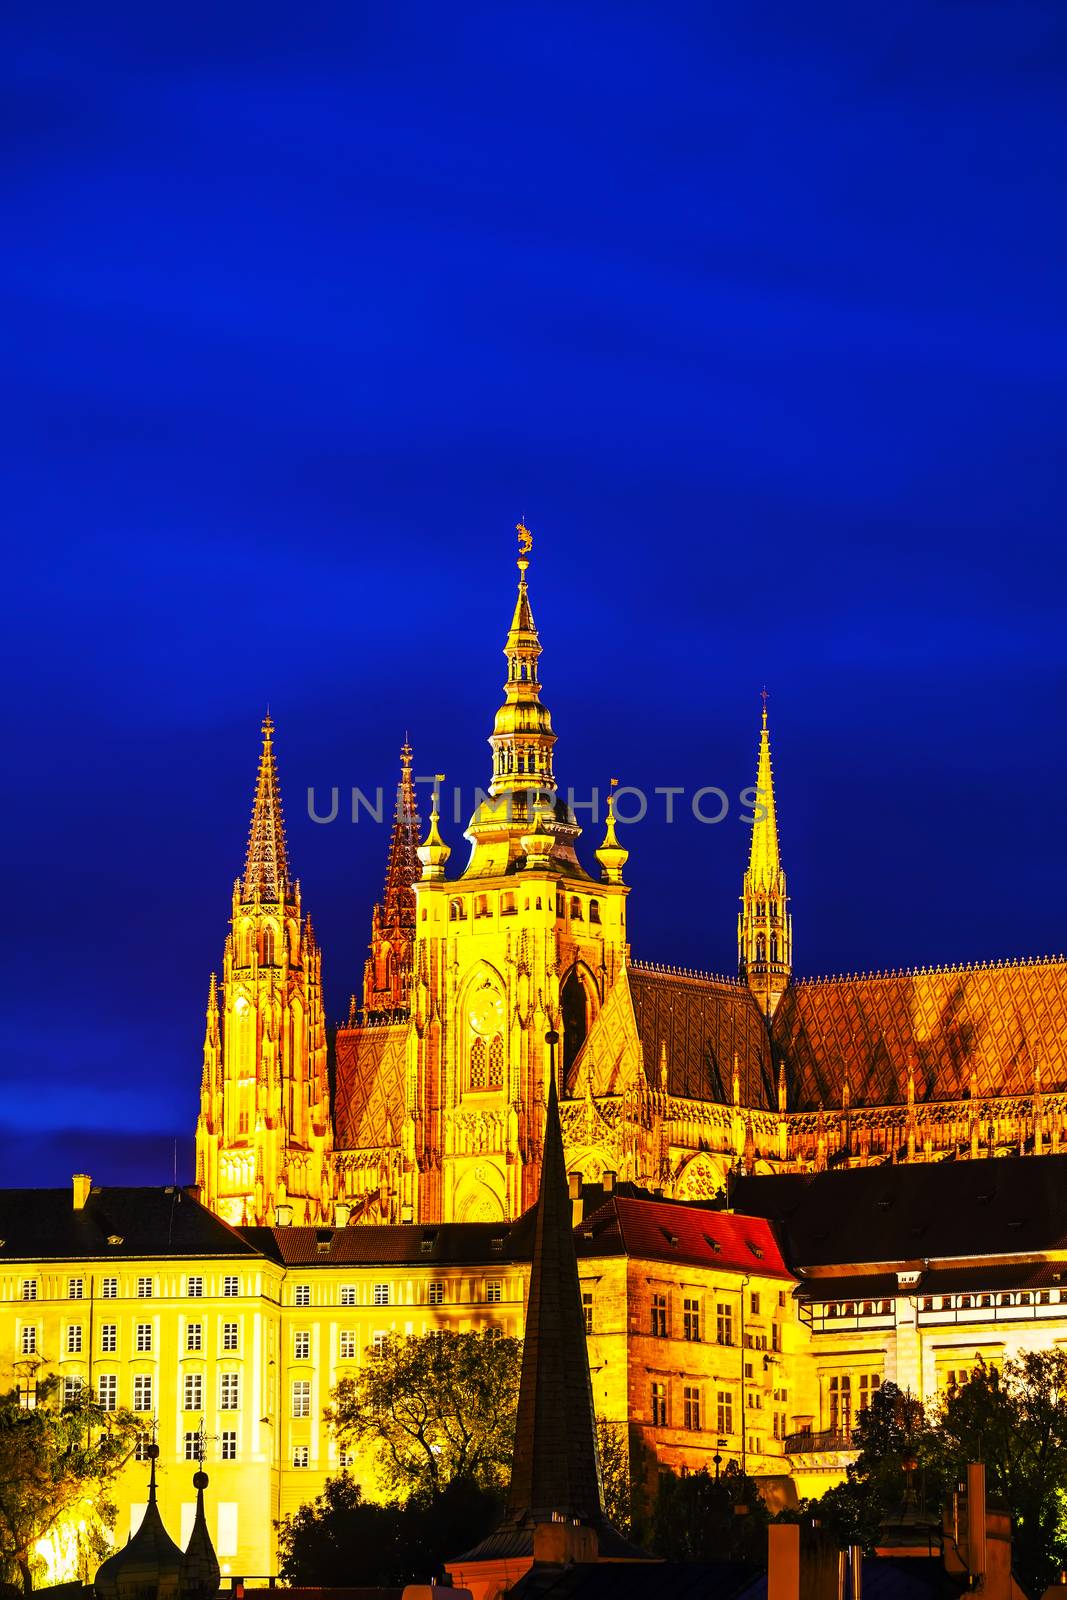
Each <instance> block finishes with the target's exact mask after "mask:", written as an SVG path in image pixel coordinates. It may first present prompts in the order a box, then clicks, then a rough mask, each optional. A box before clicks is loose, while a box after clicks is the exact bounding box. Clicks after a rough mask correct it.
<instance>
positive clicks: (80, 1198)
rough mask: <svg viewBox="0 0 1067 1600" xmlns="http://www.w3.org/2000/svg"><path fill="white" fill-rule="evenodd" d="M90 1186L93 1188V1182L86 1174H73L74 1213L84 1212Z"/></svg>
mask: <svg viewBox="0 0 1067 1600" xmlns="http://www.w3.org/2000/svg"><path fill="white" fill-rule="evenodd" d="M92 1186H93V1180H92V1178H90V1176H89V1174H88V1173H87V1172H76V1173H75V1174H74V1209H75V1211H84V1210H85V1202H86V1200H88V1198H89V1190H90V1189H91V1188H92Z"/></svg>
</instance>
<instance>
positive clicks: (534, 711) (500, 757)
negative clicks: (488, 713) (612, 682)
mask: <svg viewBox="0 0 1067 1600" xmlns="http://www.w3.org/2000/svg"><path fill="white" fill-rule="evenodd" d="M518 532H519V558H518V561H517V563H516V565H517V566H518V569H519V592H518V594H517V595H516V597H515V609H514V611H513V612H512V616H511V627H510V628H509V629H508V636H507V640H506V641H505V644H504V655H505V657H506V659H507V663H508V676H507V682H506V683H505V685H504V704H503V705H502V706H501V707H500V710H499V711H498V712H497V714H496V722H495V723H494V725H493V733H492V736H491V738H490V740H489V743H490V746H491V747H492V751H493V777H492V782H491V783H490V785H489V792H490V794H492V795H503V794H516V793H525V792H526V791H528V790H531V789H536V790H539V791H542V792H550V793H554V792H555V788H556V780H555V777H554V776H553V773H552V747H553V745H554V744H555V742H556V736H555V734H554V733H553V732H552V718H551V716H550V715H549V712H548V708H547V706H543V705H542V704H541V684H540V681H539V679H538V662H539V661H540V659H541V640H540V637H539V636H538V632H537V625H536V623H535V622H534V618H533V610H532V608H531V606H530V592H529V588H528V586H527V582H526V574H527V572H528V571H529V568H530V557H529V551H530V548H531V544H532V536H531V534H530V532H529V530H528V529H527V528H525V527H524V526H523V524H522V523H520V524H519V528H518Z"/></svg>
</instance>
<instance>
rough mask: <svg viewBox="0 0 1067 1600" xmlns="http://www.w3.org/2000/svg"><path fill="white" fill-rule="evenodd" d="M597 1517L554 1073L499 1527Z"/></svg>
mask: <svg viewBox="0 0 1067 1600" xmlns="http://www.w3.org/2000/svg"><path fill="white" fill-rule="evenodd" d="M603 1518H604V1508H603V1493H602V1488H601V1477H600V1459H599V1455H598V1452H597V1439H596V1420H595V1417H594V1413H593V1390H592V1384H591V1381H590V1377H589V1353H588V1349H587V1346H586V1339H585V1320H584V1315H583V1312H582V1295H581V1287H580V1284H579V1280H578V1261H577V1257H576V1255H575V1249H574V1232H573V1220H572V1216H571V1202H570V1196H569V1194H568V1189H567V1170H566V1162H565V1160H564V1155H563V1136H562V1133H561V1131H560V1122H559V1102H558V1101H557V1099H556V1081H555V1074H554V1073H553V1074H551V1075H550V1078H549V1088H548V1108H547V1114H546V1118H545V1141H544V1151H543V1155H542V1165H541V1185H540V1189H539V1191H538V1196H537V1215H536V1221H535V1228H534V1246H533V1261H532V1263H531V1267H530V1295H529V1300H528V1302H527V1307H526V1329H525V1335H524V1339H523V1350H522V1375H521V1377H520V1380H519V1403H518V1410H517V1413H516V1418H515V1450H514V1456H513V1461H512V1468H511V1488H510V1490H509V1492H508V1506H507V1513H506V1516H505V1526H511V1527H528V1526H530V1525H532V1524H537V1523H546V1522H554V1521H558V1520H566V1521H577V1522H581V1523H584V1524H586V1525H587V1526H590V1527H593V1528H597V1527H599V1526H600V1525H601V1523H602V1522H603Z"/></svg>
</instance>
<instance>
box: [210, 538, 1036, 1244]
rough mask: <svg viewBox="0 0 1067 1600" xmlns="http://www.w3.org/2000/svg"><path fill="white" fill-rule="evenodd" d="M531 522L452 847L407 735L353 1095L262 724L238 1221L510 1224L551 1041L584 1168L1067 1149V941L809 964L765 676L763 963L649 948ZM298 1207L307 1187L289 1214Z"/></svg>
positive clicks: (240, 1085) (224, 1041)
mask: <svg viewBox="0 0 1067 1600" xmlns="http://www.w3.org/2000/svg"><path fill="white" fill-rule="evenodd" d="M528 545H529V539H528V536H525V535H524V537H523V541H522V548H521V550H520V555H519V561H518V569H519V571H518V592H517V595H516V597H515V601H514V606H513V610H512V615H511V621H510V626H509V627H508V629H507V632H506V637H505V641H504V658H505V681H504V691H503V700H502V703H501V704H500V706H499V708H498V710H497V712H496V715H495V718H494V720H493V723H492V729H491V732H490V736H489V745H490V751H491V759H490V768H489V781H488V787H487V789H486V791H485V793H484V794H482V795H480V796H479V798H478V802H477V804H476V807H475V810H474V814H473V815H472V817H471V819H470V822H469V824H468V827H467V830H466V835H465V837H466V840H467V842H468V844H469V847H470V848H469V853H468V855H467V858H466V861H465V863H463V864H461V865H459V866H458V867H457V865H456V863H455V861H454V851H453V848H452V846H451V845H450V844H449V843H448V841H447V840H446V839H445V838H444V837H443V836H442V832H441V818H440V815H439V808H438V803H437V791H436V790H435V792H434V798H433V801H432V805H431V810H430V817H429V825H428V829H427V832H426V834H425V837H424V838H423V839H422V841H421V842H419V820H418V813H417V806H416V797H415V789H414V781H413V778H412V752H411V748H410V746H409V745H408V744H407V743H405V746H404V749H403V751H402V754H401V771H400V779H399V784H398V788H397V802H396V811H395V816H394V821H393V828H392V835H391V839H390V845H389V852H388V865H387V872H386V882H385V889H384V893H383V896H382V899H381V901H380V902H379V904H378V905H377V906H376V907H375V908H374V912H373V916H372V920H371V939H370V949H369V955H368V959H367V962H366V966H365V970H364V973H363V984H362V1006H361V1007H360V1006H357V1005H356V1003H355V1000H353V1003H352V1006H351V1009H350V1013H349V1016H348V1019H347V1022H346V1023H345V1024H344V1025H343V1026H341V1027H340V1028H338V1030H337V1034H336V1062H335V1081H334V1086H333V1099H332V1106H331V1104H330V1102H329V1098H328V1088H327V1069H326V1037H325V1028H324V1024H323V1002H322V988H321V965H320V956H319V952H318V949H317V947H316V945H315V943H314V938H313V934H312V931H311V924H310V920H309V919H305V920H303V921H302V920H301V915H302V914H301V911H300V895H299V885H294V886H292V887H291V886H290V880H289V870H288V862H287V857H286V851H285V840H284V833H283V829H282V823H281V800H280V794H279V789H278V779H277V770H276V765H275V759H274V753H273V743H272V734H271V729H270V725H269V721H268V723H267V724H265V727H264V746H263V755H262V757H261V761H260V771H259V776H258V780H257V787H256V800H255V806H254V810H253V823H252V833H251V837H250V842H249V850H248V859H247V862H246V868H245V876H244V879H243V880H242V881H241V882H240V883H239V884H238V885H237V887H236V889H235V892H234V899H233V910H232V919H231V928H230V933H229V936H228V939H227V944H226V952H225V956H224V965H223V979H222V984H221V986H218V985H216V983H215V982H214V980H213V981H212V985H211V990H210V998H209V1006H208V1023H207V1037H206V1040H205V1051H204V1070H203V1088H202V1095H201V1114H200V1119H199V1123H198V1129H197V1173H198V1180H199V1182H200V1183H201V1186H202V1192H203V1194H204V1197H205V1200H206V1202H207V1203H208V1204H209V1205H210V1206H212V1207H213V1208H215V1209H216V1210H218V1212H219V1214H220V1215H222V1216H224V1217H226V1218H227V1220H230V1221H234V1222H244V1223H259V1224H266V1223H271V1222H274V1221H276V1220H277V1218H278V1216H279V1215H280V1216H282V1217H285V1216H291V1217H292V1218H293V1220H295V1221H298V1222H315V1221H320V1220H329V1218H330V1215H331V1206H332V1205H333V1203H334V1201H335V1200H341V1201H343V1202H344V1203H346V1204H348V1205H349V1206H350V1207H351V1208H352V1215H353V1218H354V1219H355V1220H357V1221H360V1222H373V1221H389V1222H396V1223H399V1222H408V1221H410V1222H427V1223H430V1222H451V1221H503V1220H506V1219H510V1218H515V1217H517V1216H519V1215H520V1214H521V1213H522V1212H523V1211H524V1210H526V1209H527V1208H528V1207H529V1206H531V1205H532V1204H533V1201H534V1199H535V1197H536V1194H537V1187H538V1179H539V1172H540V1161H541V1145H542V1140H543V1131H544V1119H545V1106H546V1094H547V1084H548V1073H549V1070H550V1069H549V1063H548V1061H547V1058H546V1054H545V1045H544V1036H545V1034H546V1032H548V1031H553V1030H555V1031H558V1032H559V1034H560V1036H561V1040H562V1048H561V1051H560V1053H559V1061H558V1065H557V1074H558V1076H557V1092H558V1094H559V1097H560V1116H561V1123H562V1129H563V1138H564V1145H565V1149H566V1153H567V1165H568V1170H570V1171H572V1172H579V1173H580V1174H582V1176H583V1177H584V1178H585V1179H586V1180H587V1181H591V1182H596V1181H598V1180H599V1178H600V1177H601V1175H602V1174H603V1173H605V1172H613V1173H615V1174H616V1175H617V1177H618V1179H619V1180H620V1181H622V1182H632V1183H636V1184H638V1185H640V1186H643V1187H645V1188H648V1189H650V1190H656V1191H659V1192H662V1193H663V1194H664V1195H665V1196H668V1197H672V1198H676V1199H686V1200H692V1199H700V1198H708V1197H711V1196H713V1195H715V1194H716V1193H718V1192H719V1191H720V1190H721V1189H722V1188H723V1187H724V1185H725V1184H726V1183H727V1181H728V1179H729V1178H732V1176H733V1175H734V1174H735V1173H736V1172H737V1171H739V1170H742V1171H746V1172H750V1173H751V1172H764V1173H768V1172H777V1171H782V1170H789V1171H820V1170H823V1169H827V1168H840V1167H846V1166H854V1165H865V1164H870V1163H878V1162H883V1161H886V1160H894V1161H924V1160H932V1159H937V1158H940V1157H942V1156H945V1155H949V1154H952V1155H955V1156H957V1157H960V1158H965V1159H972V1158H978V1157H984V1156H989V1155H1004V1154H1006V1153H1010V1152H1019V1153H1027V1154H1034V1155H1043V1154H1048V1153H1054V1152H1057V1151H1059V1150H1060V1149H1061V1148H1067V1143H1065V1141H1067V965H1065V963H1064V960H1063V958H1062V957H1055V958H1048V959H1043V960H1037V961H1005V962H996V963H991V964H985V965H981V964H977V965H967V966H956V967H943V968H940V967H939V968H936V969H927V968H923V969H917V970H908V969H901V970H897V971H893V972H879V973H868V974H860V975H850V976H835V977H823V978H819V977H815V978H805V977H798V976H797V974H796V972H795V970H794V961H793V925H792V913H791V910H790V903H789V897H788V893H787V886H786V872H785V868H784V864H783V857H782V852H781V846H780V838H779V818H778V797H777V795H776V792H775V775H774V771H773V766H772V759H771V732H770V728H769V724H768V717H767V706H766V698H765V699H764V706H763V714H762V719H761V725H760V728H759V738H758V749H757V756H756V781H755V785H754V788H753V790H752V791H750V792H751V793H752V794H753V796H754V799H753V816H754V820H753V823H752V833H751V841H750V845H749V852H748V864H747V867H746V868H745V870H744V872H743V876H742V885H741V909H740V913H739V916H738V924H737V945H738V971H737V974H736V975H735V976H727V977H715V976H712V975H709V974H706V973H702V972H699V971H696V970H684V971H682V970H678V969H674V968H668V967H663V966H657V965H655V964H650V963H644V962H640V961H637V960H635V959H633V957H632V955H631V953H630V944H629V934H628V929H627V899H628V893H629V891H628V888H627V885H626V884H625V882H624V881H623V874H624V870H625V866H626V862H627V859H628V852H627V851H626V850H625V849H624V848H623V847H622V846H621V844H620V842H619V838H618V834H617V830H616V823H615V818H614V816H613V814H612V807H611V805H610V803H609V807H608V818H607V825H606V830H605V833H604V836H603V838H602V839H601V841H600V843H599V847H598V848H597V849H596V850H595V851H593V852H592V855H593V859H594V861H595V868H596V869H595V871H594V870H590V869H589V868H587V867H586V866H583V864H582V860H581V857H580V853H579V842H580V835H581V830H580V828H579V826H578V823H577V821H576V819H575V816H574V813H573V811H572V810H571V809H570V807H569V806H568V804H567V802H566V800H565V799H564V798H563V795H562V794H561V791H560V787H559V782H558V778H557V770H556V769H557V752H556V735H555V732H554V730H553V726H552V719H551V715H550V713H549V710H548V707H547V705H546V704H545V702H544V700H543V698H542V693H543V690H542V681H541V640H540V635H539V633H538V630H537V626H536V624H535V621H534V614H533V604H532V600H531V595H530V587H529V567H530V557H529V550H528ZM279 1206H281V1207H285V1208H287V1209H285V1210H283V1211H281V1212H279V1210H278V1208H279Z"/></svg>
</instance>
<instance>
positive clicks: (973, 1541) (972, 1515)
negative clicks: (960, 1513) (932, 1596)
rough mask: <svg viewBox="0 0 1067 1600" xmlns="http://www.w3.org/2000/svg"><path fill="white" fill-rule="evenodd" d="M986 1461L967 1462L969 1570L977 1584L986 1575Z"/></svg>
mask: <svg viewBox="0 0 1067 1600" xmlns="http://www.w3.org/2000/svg"><path fill="white" fill-rule="evenodd" d="M985 1567H986V1561H985V1463H984V1462H982V1461H969V1462H968V1463H967V1570H968V1572H969V1573H970V1574H971V1576H972V1578H974V1579H975V1583H976V1586H977V1585H978V1584H980V1583H981V1581H982V1579H983V1578H984V1577H985Z"/></svg>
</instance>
